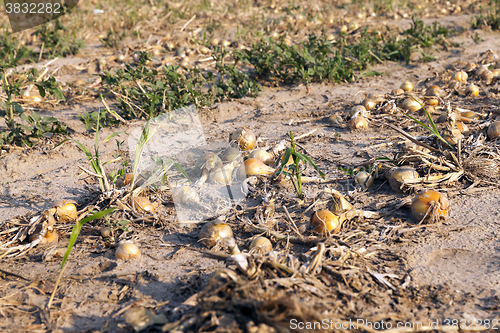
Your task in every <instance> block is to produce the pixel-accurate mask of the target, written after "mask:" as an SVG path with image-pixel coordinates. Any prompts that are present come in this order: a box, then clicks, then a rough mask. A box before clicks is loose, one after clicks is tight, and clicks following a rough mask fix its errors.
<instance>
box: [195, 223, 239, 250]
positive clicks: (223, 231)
mask: <svg viewBox="0 0 500 333" xmlns="http://www.w3.org/2000/svg"><path fill="white" fill-rule="evenodd" d="M224 238H233V231H232V230H231V227H230V226H229V225H227V224H226V223H224V222H222V221H221V220H215V221H212V222H209V223H206V224H205V225H204V226H203V227H202V228H201V230H200V234H199V239H200V240H199V241H200V243H201V244H203V245H204V246H206V247H214V246H215V245H217V244H219V243H221V242H222V241H223V239H224Z"/></svg>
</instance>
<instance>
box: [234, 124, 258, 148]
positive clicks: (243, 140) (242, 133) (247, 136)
mask: <svg viewBox="0 0 500 333" xmlns="http://www.w3.org/2000/svg"><path fill="white" fill-rule="evenodd" d="M229 141H230V142H236V143H237V144H238V146H239V147H240V149H241V150H245V151H246V150H252V149H254V148H255V146H257V137H256V136H255V134H253V132H252V131H251V130H249V129H246V128H242V129H238V130H236V131H234V132H233V133H231V135H230V136H229Z"/></svg>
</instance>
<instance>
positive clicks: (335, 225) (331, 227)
mask: <svg viewBox="0 0 500 333" xmlns="http://www.w3.org/2000/svg"><path fill="white" fill-rule="evenodd" d="M311 225H312V226H313V228H314V230H315V231H316V232H317V233H320V234H328V233H332V234H336V233H338V232H339V231H340V227H341V226H342V224H341V223H340V219H339V217H338V216H337V215H335V214H333V213H332V212H330V211H329V210H326V209H324V210H320V211H317V212H316V213H314V214H313V215H312V216H311Z"/></svg>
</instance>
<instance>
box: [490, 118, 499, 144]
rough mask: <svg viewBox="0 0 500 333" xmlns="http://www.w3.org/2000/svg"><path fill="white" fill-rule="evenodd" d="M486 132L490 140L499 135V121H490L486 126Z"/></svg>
mask: <svg viewBox="0 0 500 333" xmlns="http://www.w3.org/2000/svg"><path fill="white" fill-rule="evenodd" d="M487 134H488V138H489V139H490V140H495V139H497V138H498V137H500V121H495V122H493V123H491V125H490V126H489V127H488V132H487Z"/></svg>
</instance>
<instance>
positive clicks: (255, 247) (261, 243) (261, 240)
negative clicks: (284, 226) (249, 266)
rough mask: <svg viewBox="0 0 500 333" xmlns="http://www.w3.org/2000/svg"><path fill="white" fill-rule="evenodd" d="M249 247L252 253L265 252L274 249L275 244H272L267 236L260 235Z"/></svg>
mask: <svg viewBox="0 0 500 333" xmlns="http://www.w3.org/2000/svg"><path fill="white" fill-rule="evenodd" d="M248 249H249V250H250V253H261V254H265V253H268V252H271V251H272V250H273V244H271V241H270V240H269V239H267V238H266V237H262V236H259V237H257V238H255V239H254V240H253V241H252V243H250V246H249V247H248Z"/></svg>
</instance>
